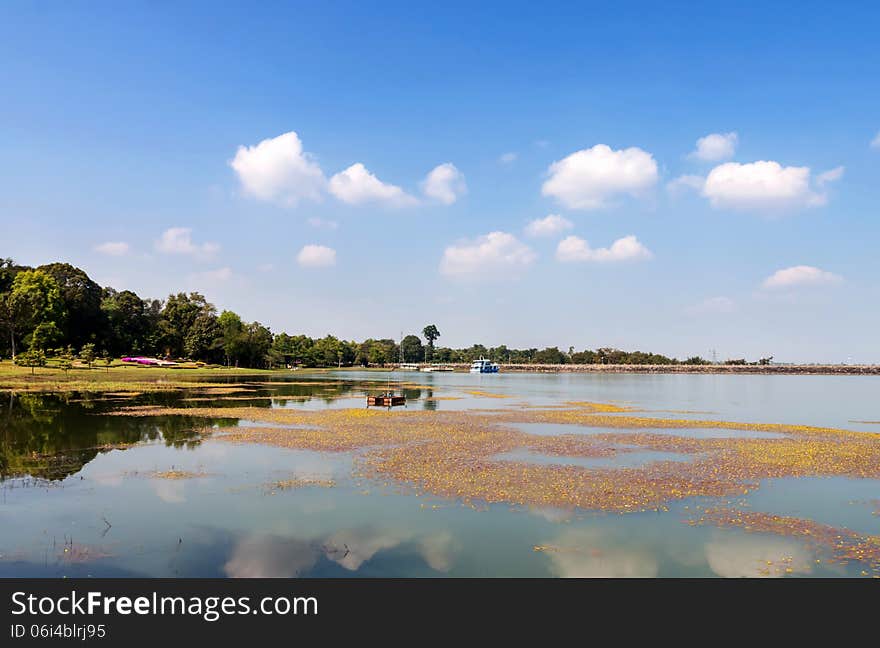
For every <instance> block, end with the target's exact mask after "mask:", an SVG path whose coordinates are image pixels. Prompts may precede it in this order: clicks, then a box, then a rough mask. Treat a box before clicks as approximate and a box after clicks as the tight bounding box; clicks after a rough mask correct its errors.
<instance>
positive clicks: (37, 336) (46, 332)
mask: <svg viewBox="0 0 880 648" xmlns="http://www.w3.org/2000/svg"><path fill="white" fill-rule="evenodd" d="M60 339H61V331H60V330H59V329H58V325H57V324H55V322H40V323H39V324H37V326H36V328H34V330H33V331H31V333H30V335H28V336H27V338H25V340H26V341H27V343H28V346H29V347H30V348H32V349H39V350H40V351H45V350H46V349H48V348H49V347H51V346H52V345H53V344H55V343H57V342H58V340H60Z"/></svg>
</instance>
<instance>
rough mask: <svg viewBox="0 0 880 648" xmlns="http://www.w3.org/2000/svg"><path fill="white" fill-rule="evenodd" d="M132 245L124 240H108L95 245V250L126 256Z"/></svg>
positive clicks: (111, 254) (110, 254)
mask: <svg viewBox="0 0 880 648" xmlns="http://www.w3.org/2000/svg"><path fill="white" fill-rule="evenodd" d="M129 249H130V247H129V245H128V243H124V242H123V241H108V242H106V243H101V244H100V245H96V246H95V251H96V252H100V253H101V254H107V255H109V256H125V255H126V254H128V251H129Z"/></svg>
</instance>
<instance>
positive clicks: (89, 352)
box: [79, 342, 97, 369]
mask: <svg viewBox="0 0 880 648" xmlns="http://www.w3.org/2000/svg"><path fill="white" fill-rule="evenodd" d="M96 357H97V354H96V353H95V345H94V344H92V343H91V342H87V343H86V344H83V346H82V349H80V351H79V359H80V360H82V361H83V362H85V363H86V366H87V367H88V368H89V369H91V368H92V363H93V362H94V361H95V358H96Z"/></svg>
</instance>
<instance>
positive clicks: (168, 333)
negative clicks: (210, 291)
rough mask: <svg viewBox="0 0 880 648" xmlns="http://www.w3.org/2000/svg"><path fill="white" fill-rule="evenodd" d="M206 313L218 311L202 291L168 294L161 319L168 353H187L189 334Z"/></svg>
mask: <svg viewBox="0 0 880 648" xmlns="http://www.w3.org/2000/svg"><path fill="white" fill-rule="evenodd" d="M206 313H207V314H210V313H216V309H215V308H214V305H213V304H210V303H208V301H207V300H206V299H205V298H204V296H203V295H201V294H200V293H197V292H193V293H190V294H189V295H187V294H186V293H177V294H176V295H169V296H168V299H167V300H165V305H164V307H163V308H162V316H161V319H160V321H159V327H160V330H161V340H162V342H163V343H164V346H165V348H166V352H167V353H168V354H170V355H172V356H175V357H182V356H183V355H184V354H185V353H186V350H185V344H186V338H187V335H188V334H189V333H190V329H192V328H193V326H194V324H195V322H196V320H197V319H198V318H199V316H200V315H204V314H206ZM191 343H192V341H191Z"/></svg>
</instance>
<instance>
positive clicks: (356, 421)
mask: <svg viewBox="0 0 880 648" xmlns="http://www.w3.org/2000/svg"><path fill="white" fill-rule="evenodd" d="M389 375H390V380H392V381H393V383H392V386H395V387H397V388H398V389H402V390H403V391H404V392H405V394H406V396H407V406H406V408H395V409H394V410H391V411H388V410H384V409H380V410H374V409H371V410H369V411H367V410H366V409H365V408H364V400H365V399H364V397H365V395H366V394H369V393H377V392H379V391H382V390H383V389H384V388H385V387H386V386H387V384H388V383H387V381H388V380H389ZM267 376H269V377H267ZM216 382H217V381H216V380H213V379H212V385H214V386H211V387H198V386H197V385H194V388H192V389H186V390H178V391H168V392H160V393H143V394H123V393H118V394H98V393H95V394H84V393H75V394H63V395H59V394H36V393H19V394H16V395H13V394H11V393H5V394H0V406H2V409H0V472H2V476H3V480H2V482H0V576H2V577H59V576H109V577H113V576H121V577H122V576H151V577H214V576H228V577H262V576H273V577H292V576H303V577H352V576H364V577H411V576H415V577H446V576H468V577H484V576H485V577H511V576H525V577H543V576H557V577H624V576H633V577H687V576H699V577H702V576H706V577H717V576H724V577H740V576H771V577H776V576H795V577H796V576H813V577H821V576H838V577H839V576H846V577H872V576H873V577H877V576H880V479H878V477H880V398H878V394H880V377H872V376H776V375H766V376H765V375H756V376H754V375H712V374H699V375H686V374H685V375H682V374H673V375H662V374H660V375H643V374H614V375H604V374H541V375H537V374H498V375H469V374H458V373H456V374H444V373H434V374H423V373H415V372H408V373H403V372H394V373H392V374H385V373H376V372H358V371H339V372H307V371H298V372H290V373H285V374H261V375H259V376H253V377H245V378H242V377H241V376H236V377H235V378H234V379H232V378H230V379H228V380H227V381H226V382H228V386H224V387H217V386H216V384H215V383H216Z"/></svg>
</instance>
